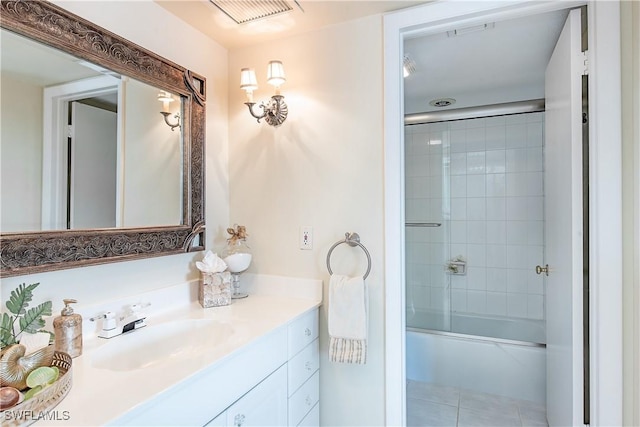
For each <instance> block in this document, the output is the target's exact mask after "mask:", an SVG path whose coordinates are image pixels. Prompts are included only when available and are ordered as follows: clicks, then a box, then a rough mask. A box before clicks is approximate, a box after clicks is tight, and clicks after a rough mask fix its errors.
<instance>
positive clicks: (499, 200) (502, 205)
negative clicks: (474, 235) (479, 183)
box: [486, 197, 507, 221]
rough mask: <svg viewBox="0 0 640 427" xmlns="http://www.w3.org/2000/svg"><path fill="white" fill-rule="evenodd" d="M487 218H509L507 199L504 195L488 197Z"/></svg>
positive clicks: (490, 219)
mask: <svg viewBox="0 0 640 427" xmlns="http://www.w3.org/2000/svg"><path fill="white" fill-rule="evenodd" d="M486 201H487V220H489V221H504V220H505V219H507V207H506V203H507V202H506V199H505V198H504V197H487V199H486Z"/></svg>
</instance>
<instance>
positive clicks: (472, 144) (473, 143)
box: [467, 122, 485, 152]
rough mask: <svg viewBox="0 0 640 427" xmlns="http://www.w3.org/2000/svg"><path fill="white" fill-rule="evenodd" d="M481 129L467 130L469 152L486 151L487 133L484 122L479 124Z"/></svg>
mask: <svg viewBox="0 0 640 427" xmlns="http://www.w3.org/2000/svg"><path fill="white" fill-rule="evenodd" d="M478 126H480V127H476V128H471V129H469V128H467V151H468V152H471V151H481V152H484V150H485V131H484V122H482V124H478Z"/></svg>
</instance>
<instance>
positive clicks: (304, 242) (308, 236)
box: [300, 225, 313, 250]
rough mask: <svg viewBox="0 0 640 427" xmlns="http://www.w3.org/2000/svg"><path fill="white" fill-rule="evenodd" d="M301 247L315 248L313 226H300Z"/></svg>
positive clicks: (306, 248) (305, 248)
mask: <svg viewBox="0 0 640 427" xmlns="http://www.w3.org/2000/svg"><path fill="white" fill-rule="evenodd" d="M300 249H304V250H308V249H313V227H311V226H310V225H303V226H302V227H300Z"/></svg>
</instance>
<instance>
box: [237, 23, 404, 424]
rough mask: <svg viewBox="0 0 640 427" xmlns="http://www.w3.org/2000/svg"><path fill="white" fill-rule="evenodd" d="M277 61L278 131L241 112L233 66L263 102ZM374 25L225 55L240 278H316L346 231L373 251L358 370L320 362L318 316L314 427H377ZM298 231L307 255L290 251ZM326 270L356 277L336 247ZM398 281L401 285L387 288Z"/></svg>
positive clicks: (357, 256)
mask: <svg viewBox="0 0 640 427" xmlns="http://www.w3.org/2000/svg"><path fill="white" fill-rule="evenodd" d="M271 59H280V60H282V61H283V63H284V67H285V72H286V74H287V83H286V84H285V85H284V86H283V87H282V94H283V95H284V96H285V101H286V102H287V104H288V106H289V117H288V119H287V121H286V122H285V123H284V124H283V125H282V126H281V127H279V128H272V127H270V126H268V125H267V124H264V123H260V124H258V123H256V121H255V119H253V118H252V117H251V116H250V115H249V113H248V111H247V107H246V106H245V105H243V102H244V101H245V99H244V93H243V92H242V91H241V90H240V89H239V76H240V68H242V67H253V68H255V69H256V73H257V77H258V84H259V85H260V89H259V90H258V91H257V92H256V93H255V95H254V97H255V99H256V100H258V101H259V100H261V99H265V98H268V96H270V95H271V91H270V89H269V85H267V84H266V66H267V63H268V61H269V60H271ZM381 61H382V23H381V18H380V16H374V17H369V18H365V19H360V20H355V21H350V22H348V23H344V24H340V25H335V26H331V27H328V28H325V29H322V30H319V31H315V32H310V33H307V34H304V35H300V36H296V37H291V38H286V39H282V40H279V41H278V42H277V43H268V44H258V45H255V46H252V47H249V48H244V49H237V50H234V51H232V52H230V55H229V103H230V137H229V146H230V149H229V167H230V182H231V185H230V189H231V197H230V201H231V204H230V213H231V215H230V219H231V222H236V223H238V224H242V225H245V226H246V227H247V231H248V233H249V238H248V243H249V245H250V246H251V248H252V249H253V252H254V256H253V260H254V261H253V265H252V266H251V267H250V269H249V271H251V272H256V273H267V274H280V275H285V276H303V277H309V278H320V279H323V280H324V283H325V301H326V298H327V291H326V287H327V284H328V279H329V274H328V272H327V267H326V264H325V258H326V255H327V251H328V249H329V248H330V247H331V245H333V244H334V243H335V242H336V241H338V240H341V239H344V233H345V232H347V231H355V232H357V233H359V234H360V237H361V239H362V243H363V244H364V245H365V246H366V247H367V249H368V250H369V252H370V253H371V257H372V261H373V267H372V269H371V274H370V276H369V278H368V279H367V283H368V286H369V314H370V317H369V343H368V360H367V364H366V365H363V366H360V365H340V364H333V363H330V362H329V361H328V356H327V348H328V337H327V326H326V325H327V324H326V306H325V307H323V309H322V315H321V328H320V329H321V336H320V351H321V367H320V373H321V382H320V387H321V397H320V401H321V403H320V408H321V424H322V425H367V426H373V425H381V424H384V364H383V356H384V347H383V346H384V332H383V331H384V329H383V281H382V280H383V277H384V271H383V267H382V265H383V256H384V254H383V214H382V212H383V210H382V195H383V193H382V192H383V164H382V147H383V134H382V130H383V127H382V66H381V65H382V62H381ZM302 225H310V226H313V233H314V235H313V238H314V242H313V250H308V251H302V250H300V249H298V232H299V227H300V226H302ZM332 269H333V271H334V272H336V273H342V274H353V275H356V274H360V275H361V274H363V273H364V271H365V269H366V258H365V256H364V254H363V253H362V251H360V250H359V249H358V248H350V247H348V246H347V245H342V246H341V247H339V248H337V249H336V250H335V252H334V253H333V256H332ZM396 285H397V286H400V284H396Z"/></svg>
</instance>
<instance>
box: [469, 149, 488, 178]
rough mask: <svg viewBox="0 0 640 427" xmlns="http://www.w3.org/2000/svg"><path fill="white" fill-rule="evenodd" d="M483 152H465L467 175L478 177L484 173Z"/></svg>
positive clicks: (484, 157)
mask: <svg viewBox="0 0 640 427" xmlns="http://www.w3.org/2000/svg"><path fill="white" fill-rule="evenodd" d="M485 160H486V156H485V152H484V151H471V152H467V174H468V175H478V174H484V173H485Z"/></svg>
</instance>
